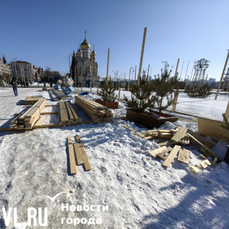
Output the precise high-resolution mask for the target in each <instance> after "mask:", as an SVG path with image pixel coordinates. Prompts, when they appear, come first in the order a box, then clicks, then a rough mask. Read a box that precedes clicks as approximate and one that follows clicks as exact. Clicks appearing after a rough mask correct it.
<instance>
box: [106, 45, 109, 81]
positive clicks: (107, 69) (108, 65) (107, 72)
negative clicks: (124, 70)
mask: <svg viewBox="0 0 229 229" xmlns="http://www.w3.org/2000/svg"><path fill="white" fill-rule="evenodd" d="M109 56H110V49H108V54H107V76H106V84H107V85H108V69H109Z"/></svg>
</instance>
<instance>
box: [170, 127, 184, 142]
mask: <svg viewBox="0 0 229 229" xmlns="http://www.w3.org/2000/svg"><path fill="white" fill-rule="evenodd" d="M186 132H187V128H186V127H184V126H182V127H180V129H179V130H178V131H177V132H176V133H175V135H174V136H173V137H172V138H171V140H172V141H175V142H179V141H180V140H181V138H183V137H184V136H185V135H186Z"/></svg>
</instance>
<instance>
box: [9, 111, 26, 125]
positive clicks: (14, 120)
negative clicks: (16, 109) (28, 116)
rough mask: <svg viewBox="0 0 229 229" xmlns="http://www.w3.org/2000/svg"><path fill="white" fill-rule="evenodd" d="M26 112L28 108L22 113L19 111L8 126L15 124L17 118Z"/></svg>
mask: <svg viewBox="0 0 229 229" xmlns="http://www.w3.org/2000/svg"><path fill="white" fill-rule="evenodd" d="M27 110H28V108H25V109H24V110H23V111H21V112H20V113H19V114H18V115H17V117H15V118H14V119H13V120H11V121H10V124H16V123H17V122H18V120H19V118H20V117H21V116H22V115H23V114H24V113H25V112H26V111H27Z"/></svg>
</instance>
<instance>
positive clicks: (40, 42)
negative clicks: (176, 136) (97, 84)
mask: <svg viewBox="0 0 229 229" xmlns="http://www.w3.org/2000/svg"><path fill="white" fill-rule="evenodd" d="M228 11H229V1H226V0H220V1H219V0H215V1H213V0H207V1H206V0H201V1H200V0H199V1H198V0H186V1H184V0H160V1H159V0H157V1H154V0H115V1H110V0H93V1H92V0H88V1H78V0H74V1H73V0H55V1H54V0H39V1H35V0H33V1H31V0H21V1H18V0H7V1H1V8H0V15H1V23H0V31H1V32H0V33H1V36H0V53H2V54H5V55H6V58H7V61H8V62H10V61H12V60H13V58H15V57H17V58H18V59H19V60H23V61H28V62H30V63H32V64H33V65H35V66H36V67H39V66H41V67H42V68H43V69H46V67H47V66H48V67H50V68H51V70H53V71H60V72H61V73H66V72H68V71H69V54H71V53H72V52H73V50H74V51H77V48H78V47H79V43H82V42H83V40H84V31H85V30H86V31H87V40H88V42H89V43H90V45H91V47H92V49H93V45H94V47H95V51H96V58H97V62H98V66H99V72H98V73H99V75H100V76H101V77H105V76H106V68H107V52H108V48H109V49H110V62H109V75H111V76H114V72H113V71H117V70H118V73H119V75H120V76H121V78H123V77H124V74H125V73H126V77H128V76H129V68H130V67H135V65H137V68H138V66H139V63H140V54H141V47H142V39H143V31H144V27H147V34H146V42H145V51H144V57H143V65H142V69H143V70H147V69H148V65H149V64H150V73H151V74H152V76H153V75H155V74H158V73H160V69H161V68H163V66H164V64H163V63H162V61H168V63H169V64H170V66H173V72H174V71H175V68H176V63H177V59H178V58H180V64H179V68H178V72H180V73H181V71H182V65H183V71H182V75H181V78H184V77H185V75H186V70H187V64H188V61H190V63H189V68H188V72H187V75H190V74H191V70H192V66H193V62H194V60H199V59H201V58H205V59H207V60H209V61H210V65H209V68H208V69H207V71H206V74H208V76H209V78H216V79H217V80H219V79H220V77H221V74H222V70H223V66H224V63H225V60H226V56H227V49H228V48H229V30H228V26H229V17H228ZM183 63H184V64H183ZM137 72H138V71H137ZM134 74H135V73H134Z"/></svg>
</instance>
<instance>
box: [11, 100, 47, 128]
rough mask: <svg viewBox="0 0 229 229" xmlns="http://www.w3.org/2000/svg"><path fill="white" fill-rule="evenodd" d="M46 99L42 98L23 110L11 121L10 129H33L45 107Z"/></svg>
mask: <svg viewBox="0 0 229 229" xmlns="http://www.w3.org/2000/svg"><path fill="white" fill-rule="evenodd" d="M45 103H46V100H45V99H40V100H39V101H37V102H36V103H35V104H34V105H32V106H31V107H30V108H28V109H25V110H24V111H22V112H21V113H20V114H19V115H18V116H16V117H15V118H14V119H13V120H11V121H10V126H9V127H10V129H18V130H23V129H25V130H28V129H32V127H33V126H34V124H35V123H36V121H37V120H38V119H39V116H40V114H41V112H42V110H43V108H44V107H45Z"/></svg>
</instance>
